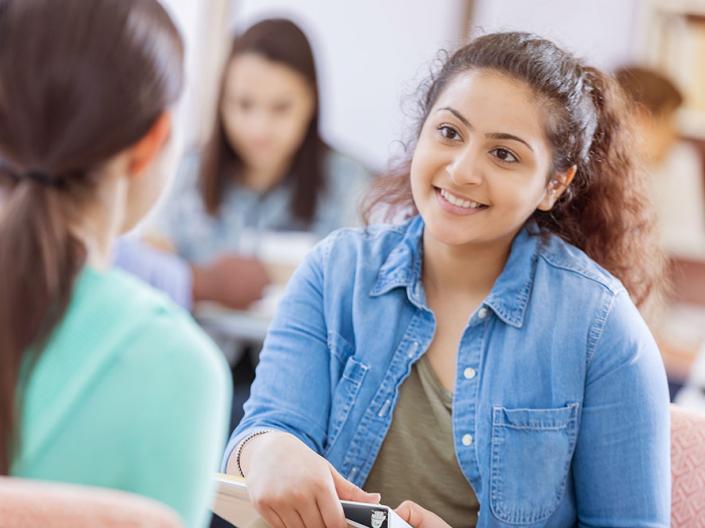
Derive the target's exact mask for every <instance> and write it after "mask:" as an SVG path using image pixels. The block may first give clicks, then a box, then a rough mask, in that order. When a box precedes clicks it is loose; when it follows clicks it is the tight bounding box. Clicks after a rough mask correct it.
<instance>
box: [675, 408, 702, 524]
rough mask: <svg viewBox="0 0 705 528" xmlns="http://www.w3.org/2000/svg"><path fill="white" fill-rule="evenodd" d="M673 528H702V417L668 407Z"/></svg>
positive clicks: (695, 413) (681, 409)
mask: <svg viewBox="0 0 705 528" xmlns="http://www.w3.org/2000/svg"><path fill="white" fill-rule="evenodd" d="M671 477H672V486H673V491H672V511H671V526H672V527H673V528H686V527H687V528H699V527H703V528H705V414H700V413H697V412H693V411H690V410H686V409H683V408H682V407H679V406H677V405H671Z"/></svg>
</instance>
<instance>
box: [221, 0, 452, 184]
mask: <svg viewBox="0 0 705 528" xmlns="http://www.w3.org/2000/svg"><path fill="white" fill-rule="evenodd" d="M464 5H465V2H464V1H461V0H453V1H447V2H430V1H428V0H384V1H380V0H357V1H356V2H345V3H343V2H338V1H326V0H297V2H295V3H294V2H291V1H287V0H241V1H238V2H237V3H236V9H235V10H234V14H233V15H234V22H235V26H236V27H237V28H239V29H244V28H246V27H247V26H249V25H250V24H251V23H252V22H253V21H256V20H258V19H261V18H265V17H268V16H288V17H290V18H293V19H294V20H295V21H297V22H299V23H300V24H302V26H304V30H305V31H307V33H308V34H309V37H310V38H311V40H312V45H313V47H314V53H315V55H316V60H317V65H318V69H319V79H320V81H321V103H322V108H321V110H322V131H323V135H324V136H325V138H326V139H327V140H328V141H330V142H331V143H332V144H333V145H334V146H336V147H338V148H340V149H342V150H343V151H346V152H348V153H350V154H352V155H354V156H356V157H357V158H359V159H360V160H361V161H363V162H365V163H367V164H368V165H369V166H370V167H372V168H373V169H377V170H381V169H384V168H385V166H386V163H387V159H388V157H389V155H390V153H392V152H393V150H394V149H395V148H398V145H395V144H394V143H395V141H397V140H399V139H402V138H403V136H404V132H403V128H404V127H403V124H402V112H401V103H402V99H403V98H404V97H405V96H407V95H409V94H411V93H413V92H414V90H415V89H416V86H417V83H418V81H419V80H420V79H421V78H422V77H423V76H424V75H425V74H426V73H427V71H428V64H429V63H430V61H431V60H432V59H433V58H434V57H435V56H436V53H437V51H438V49H439V48H453V47H455V46H456V45H457V44H458V43H459V39H460V33H461V30H462V21H461V16H460V15H461V13H462V9H463V7H464ZM407 100H408V98H407Z"/></svg>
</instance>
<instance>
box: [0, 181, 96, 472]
mask: <svg viewBox="0 0 705 528" xmlns="http://www.w3.org/2000/svg"><path fill="white" fill-rule="evenodd" d="M2 207H3V210H2V217H1V220H0V270H2V272H1V273H0V291H2V292H3V302H2V303H0V328H2V329H3V330H2V331H0V350H1V351H2V369H1V372H2V381H1V382H0V390H1V391H2V393H1V394H0V399H1V401H2V405H0V423H2V431H3V436H5V432H6V431H11V432H12V435H13V436H12V437H10V438H6V439H5V442H7V444H4V442H3V446H4V447H5V451H4V453H3V455H4V456H2V457H0V460H2V462H1V465H0V472H1V473H3V474H6V473H8V471H9V467H8V462H9V459H10V455H11V454H12V453H13V452H14V451H15V447H16V446H15V444H16V443H17V438H16V434H17V431H16V428H15V426H14V424H16V423H17V421H18V418H19V405H18V404H19V401H20V398H17V397H16V391H17V389H18V387H21V386H22V385H23V384H24V382H25V381H26V380H20V379H18V374H19V373H20V372H21V371H24V372H28V371H29V370H30V367H31V365H32V364H33V363H34V361H35V360H36V354H37V353H38V351H39V349H41V347H42V346H43V344H44V343H45V342H46V339H47V338H48V336H49V333H50V332H51V329H52V328H53V327H54V326H55V325H56V324H57V322H58V321H59V320H60V318H61V315H62V314H63V313H64V310H65V309H66V306H67V304H68V301H69V296H70V293H71V288H72V285H73V280H74V277H75V276H76V274H77V273H78V271H79V269H80V268H81V267H82V265H83V262H84V259H85V250H84V248H83V247H82V246H81V245H80V244H79V243H78V242H77V241H76V240H75V239H72V237H71V235H70V234H69V230H68V226H67V225H66V217H65V215H64V212H63V211H62V205H61V199H60V197H59V196H58V193H57V191H56V190H55V189H52V188H50V187H48V186H44V185H42V184H40V183H36V182H33V181H26V182H22V183H19V184H16V185H15V188H14V189H12V190H11V191H10V195H9V199H8V200H7V201H5V203H4V204H3V206H2ZM23 367H24V368H23Z"/></svg>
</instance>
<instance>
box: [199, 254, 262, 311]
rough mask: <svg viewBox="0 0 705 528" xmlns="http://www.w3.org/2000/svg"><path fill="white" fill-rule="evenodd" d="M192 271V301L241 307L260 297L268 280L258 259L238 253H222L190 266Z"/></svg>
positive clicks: (243, 307)
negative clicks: (214, 257) (205, 262)
mask: <svg viewBox="0 0 705 528" xmlns="http://www.w3.org/2000/svg"><path fill="white" fill-rule="evenodd" d="M191 273H192V275H191V276H192V282H193V286H192V291H193V300H194V301H216V302H219V303H220V304H223V305H225V306H229V307H230V308H235V309H240V310H242V309H245V308H247V307H248V306H249V305H250V304H252V303H253V302H254V301H256V300H258V299H261V298H262V294H263V293H264V288H265V287H266V286H267V285H268V284H269V283H270V279H269V275H268V274H267V270H266V269H265V268H264V265H263V264H262V263H261V262H260V261H259V260H257V259H255V258H252V257H244V256H241V255H221V256H219V257H217V258H216V259H214V260H212V261H210V262H208V263H207V264H203V265H194V266H192V268H191Z"/></svg>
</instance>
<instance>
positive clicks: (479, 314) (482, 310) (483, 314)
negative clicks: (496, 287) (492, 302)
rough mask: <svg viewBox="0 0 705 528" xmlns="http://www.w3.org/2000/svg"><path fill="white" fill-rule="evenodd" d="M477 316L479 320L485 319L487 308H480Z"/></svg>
mask: <svg viewBox="0 0 705 528" xmlns="http://www.w3.org/2000/svg"><path fill="white" fill-rule="evenodd" d="M477 316H478V317H479V318H480V319H484V318H485V317H487V308H485V307H484V306H483V307H482V308H480V310H479V311H478V312H477Z"/></svg>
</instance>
